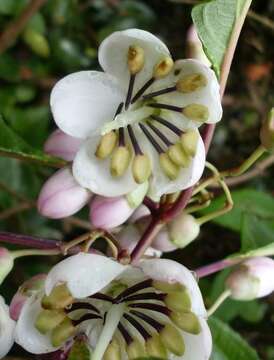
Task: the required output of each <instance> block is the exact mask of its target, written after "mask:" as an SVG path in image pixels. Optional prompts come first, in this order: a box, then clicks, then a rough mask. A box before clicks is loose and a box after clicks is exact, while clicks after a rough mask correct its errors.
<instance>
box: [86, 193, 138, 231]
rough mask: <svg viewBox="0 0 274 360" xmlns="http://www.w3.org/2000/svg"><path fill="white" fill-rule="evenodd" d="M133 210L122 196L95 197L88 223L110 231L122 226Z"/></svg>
mask: <svg viewBox="0 0 274 360" xmlns="http://www.w3.org/2000/svg"><path fill="white" fill-rule="evenodd" d="M134 210H135V209H134V208H132V207H131V206H130V205H129V203H128V201H127V199H126V197H124V196H118V197H110V198H107V197H103V196H96V197H95V198H94V199H93V200H92V201H91V205H90V221H91V223H92V225H93V226H95V227H97V228H101V229H111V228H114V227H116V226H119V225H121V224H123V223H124V222H125V221H126V220H127V219H128V218H129V217H130V215H131V214H132V213H133V212H134Z"/></svg>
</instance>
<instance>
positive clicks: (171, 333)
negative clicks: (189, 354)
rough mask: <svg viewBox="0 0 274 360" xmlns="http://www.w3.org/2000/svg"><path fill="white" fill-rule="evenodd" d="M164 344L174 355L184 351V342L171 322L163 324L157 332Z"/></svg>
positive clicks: (180, 354)
mask: <svg viewBox="0 0 274 360" xmlns="http://www.w3.org/2000/svg"><path fill="white" fill-rule="evenodd" d="M159 335H160V338H161V340H162V343H163V344H164V346H165V347H166V348H167V349H168V350H169V351H170V352H172V353H173V354H174V355H177V356H183V355H184V352H185V342H184V339H183V337H182V335H181V334H180V332H179V330H177V328H176V327H175V326H173V325H171V324H165V326H164V327H163V329H162V330H161V331H160V333H159Z"/></svg>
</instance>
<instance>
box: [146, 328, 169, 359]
mask: <svg viewBox="0 0 274 360" xmlns="http://www.w3.org/2000/svg"><path fill="white" fill-rule="evenodd" d="M146 351H147V354H148V355H149V356H154V357H156V358H160V359H167V350H166V347H165V345H164V344H163V342H162V340H161V338H160V336H159V335H157V334H154V335H152V336H151V338H149V339H148V340H147V341H146Z"/></svg>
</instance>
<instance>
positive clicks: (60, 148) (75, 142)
mask: <svg viewBox="0 0 274 360" xmlns="http://www.w3.org/2000/svg"><path fill="white" fill-rule="evenodd" d="M82 143H83V139H79V138H75V137H73V136H70V135H67V134H65V133H64V132H63V131H61V130H59V129H58V130H55V131H54V132H53V133H52V134H51V135H50V136H49V137H48V139H47V141H46V142H45V144H44V151H45V152H46V153H47V154H49V155H53V156H58V157H60V158H61V159H64V160H67V161H72V160H73V159H74V158H75V155H76V153H77V151H78V150H79V148H80V146H81V144H82Z"/></svg>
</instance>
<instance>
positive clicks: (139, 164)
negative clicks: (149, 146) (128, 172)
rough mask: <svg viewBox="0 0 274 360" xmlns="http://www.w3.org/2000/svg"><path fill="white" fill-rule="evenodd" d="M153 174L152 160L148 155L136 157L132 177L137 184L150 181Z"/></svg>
mask: <svg viewBox="0 0 274 360" xmlns="http://www.w3.org/2000/svg"><path fill="white" fill-rule="evenodd" d="M150 174H151V164H150V159H149V157H148V156H147V155H146V154H142V155H136V156H135V157H134V159H133V163H132V175H133V178H134V180H135V181H136V182H137V184H142V183H144V182H145V181H147V180H148V178H149V176H150Z"/></svg>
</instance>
